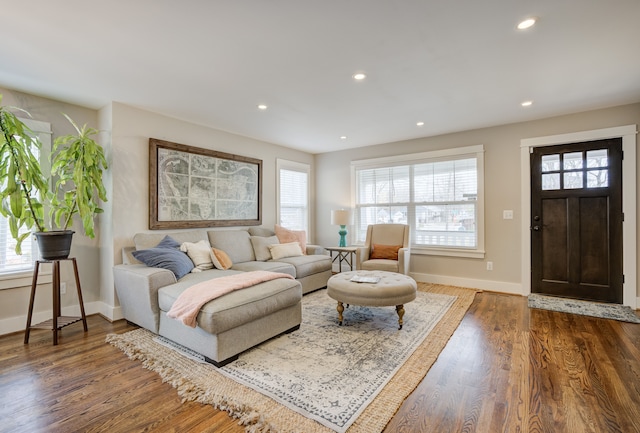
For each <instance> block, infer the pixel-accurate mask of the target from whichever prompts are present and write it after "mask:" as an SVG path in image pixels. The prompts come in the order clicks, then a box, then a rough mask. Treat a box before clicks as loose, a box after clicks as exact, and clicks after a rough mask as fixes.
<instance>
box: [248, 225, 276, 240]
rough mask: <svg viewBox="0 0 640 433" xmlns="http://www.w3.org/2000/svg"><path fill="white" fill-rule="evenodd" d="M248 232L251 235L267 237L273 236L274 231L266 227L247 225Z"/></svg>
mask: <svg viewBox="0 0 640 433" xmlns="http://www.w3.org/2000/svg"><path fill="white" fill-rule="evenodd" d="M249 234H250V235H251V236H263V237H265V238H268V237H269V236H275V234H276V232H274V231H273V230H271V229H268V228H266V227H249Z"/></svg>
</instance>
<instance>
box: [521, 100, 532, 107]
mask: <svg viewBox="0 0 640 433" xmlns="http://www.w3.org/2000/svg"><path fill="white" fill-rule="evenodd" d="M520 105H522V106H523V107H531V106H532V105H533V101H524V102H523V103H522V104H520Z"/></svg>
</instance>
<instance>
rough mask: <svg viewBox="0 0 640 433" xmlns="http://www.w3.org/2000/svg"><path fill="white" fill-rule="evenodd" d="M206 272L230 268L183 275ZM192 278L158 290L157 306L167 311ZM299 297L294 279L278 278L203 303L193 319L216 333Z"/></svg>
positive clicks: (267, 312) (276, 308) (291, 302)
mask: <svg viewBox="0 0 640 433" xmlns="http://www.w3.org/2000/svg"><path fill="white" fill-rule="evenodd" d="M210 272H222V273H228V272H230V271H215V270H214V271H204V272H201V273H199V274H190V275H188V276H187V277H191V276H193V275H202V274H207V273H210ZM221 275H223V274H221ZM187 277H185V279H186V278H187ZM194 281H195V280H194V279H189V282H188V283H187V284H183V282H182V281H180V282H178V283H175V284H171V285H169V286H165V287H163V288H161V289H160V290H159V291H158V302H159V304H160V309H161V310H163V311H165V312H166V311H169V309H170V308H171V305H173V303H174V302H175V300H176V299H177V298H178V296H179V295H180V294H181V293H182V292H183V291H184V290H185V289H186V287H188V286H190V285H193V284H194ZM301 299H302V286H301V285H300V283H299V282H298V281H296V280H291V279H288V278H278V279H275V280H271V281H266V282H264V283H260V284H256V285H255V286H252V287H248V288H246V289H241V290H236V291H234V292H231V293H228V294H226V295H224V296H221V297H219V298H217V299H214V300H213V301H209V302H207V303H206V304H205V305H204V306H203V307H202V308H201V310H200V313H199V314H198V318H197V322H198V326H199V327H200V328H202V329H204V330H205V331H207V332H209V333H211V334H219V333H221V332H224V331H226V330H229V329H232V328H236V327H238V326H241V325H243V324H245V323H248V322H252V321H254V320H256V319H259V318H261V317H264V316H266V315H269V314H271V313H275V312H276V311H279V310H281V309H283V308H287V307H290V306H293V305H296V304H297V303H299V302H300V300H301Z"/></svg>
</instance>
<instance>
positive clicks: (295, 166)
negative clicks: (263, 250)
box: [276, 158, 312, 241]
mask: <svg viewBox="0 0 640 433" xmlns="http://www.w3.org/2000/svg"><path fill="white" fill-rule="evenodd" d="M280 170H291V171H299V172H301V173H306V174H307V205H308V206H309V209H308V212H307V230H306V232H307V241H309V239H310V236H311V235H310V233H309V232H310V231H311V211H312V209H311V165H310V164H306V163H304V162H296V161H289V160H287V159H282V158H276V221H278V224H279V221H280Z"/></svg>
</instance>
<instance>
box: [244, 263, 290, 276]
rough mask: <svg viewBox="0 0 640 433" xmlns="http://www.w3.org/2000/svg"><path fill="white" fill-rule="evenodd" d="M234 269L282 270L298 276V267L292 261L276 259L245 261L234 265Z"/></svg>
mask: <svg viewBox="0 0 640 433" xmlns="http://www.w3.org/2000/svg"><path fill="white" fill-rule="evenodd" d="M232 269H233V270H234V271H243V272H249V271H271V272H282V273H283V274H289V275H291V276H292V277H293V278H297V277H296V268H295V266H293V265H292V264H290V263H284V262H274V261H270V260H269V261H266V262H258V261H253V262H244V263H236V264H234V265H233V267H232Z"/></svg>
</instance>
